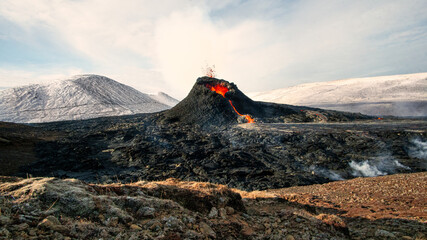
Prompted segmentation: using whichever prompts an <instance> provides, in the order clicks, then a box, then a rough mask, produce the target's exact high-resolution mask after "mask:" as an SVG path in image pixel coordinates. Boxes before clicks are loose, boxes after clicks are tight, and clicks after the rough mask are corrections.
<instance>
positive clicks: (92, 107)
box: [0, 75, 170, 123]
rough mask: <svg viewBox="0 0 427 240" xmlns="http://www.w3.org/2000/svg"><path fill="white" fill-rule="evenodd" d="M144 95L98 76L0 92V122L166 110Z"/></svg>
mask: <svg viewBox="0 0 427 240" xmlns="http://www.w3.org/2000/svg"><path fill="white" fill-rule="evenodd" d="M169 108H170V106H169V105H166V104H163V103H161V102H159V101H157V100H155V99H153V98H151V97H150V96H149V95H148V94H145V93H141V92H139V91H138V90H136V89H134V88H132V87H129V86H127V85H124V84H121V83H119V82H116V81H114V80H113V79H110V78H107V77H104V76H99V75H79V76H74V77H72V78H70V79H67V80H58V81H52V82H49V83H43V84H32V85H27V86H23V87H15V88H11V89H6V90H3V91H1V92H0V121H6V122H17V123H38V122H51V121H64V120H80V119H89V118H96V117H104V116H119V115H127V114H136V113H151V112H158V111H163V110H166V109H169Z"/></svg>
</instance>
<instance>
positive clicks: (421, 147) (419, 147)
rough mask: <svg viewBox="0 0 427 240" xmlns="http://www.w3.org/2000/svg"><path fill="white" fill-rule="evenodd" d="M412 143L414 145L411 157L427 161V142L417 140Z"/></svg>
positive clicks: (411, 147)
mask: <svg viewBox="0 0 427 240" xmlns="http://www.w3.org/2000/svg"><path fill="white" fill-rule="evenodd" d="M411 143H412V144H413V145H412V146H410V147H409V152H408V153H409V156H411V157H415V158H419V159H424V160H427V141H423V140H422V139H419V138H416V139H412V140H411Z"/></svg>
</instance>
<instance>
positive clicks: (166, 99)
mask: <svg viewBox="0 0 427 240" xmlns="http://www.w3.org/2000/svg"><path fill="white" fill-rule="evenodd" d="M150 97H151V98H152V99H154V100H157V101H159V102H161V103H163V104H166V105H168V106H170V107H173V106H175V105H176V104H177V103H179V101H178V100H176V99H175V98H173V97H171V96H169V95H167V94H166V93H164V92H158V93H157V94H150Z"/></svg>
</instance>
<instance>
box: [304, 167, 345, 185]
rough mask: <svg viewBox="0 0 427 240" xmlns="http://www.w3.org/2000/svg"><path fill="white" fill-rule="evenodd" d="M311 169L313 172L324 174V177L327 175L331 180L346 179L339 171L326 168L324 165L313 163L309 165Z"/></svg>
mask: <svg viewBox="0 0 427 240" xmlns="http://www.w3.org/2000/svg"><path fill="white" fill-rule="evenodd" d="M309 170H310V171H311V172H312V173H313V174H316V175H320V176H323V177H327V178H329V179H330V180H333V181H340V180H344V179H345V178H343V177H342V176H341V175H339V174H338V173H336V172H334V171H332V170H329V169H326V168H322V167H318V166H314V165H311V166H310V167H309Z"/></svg>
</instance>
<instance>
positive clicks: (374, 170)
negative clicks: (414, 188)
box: [349, 154, 410, 177]
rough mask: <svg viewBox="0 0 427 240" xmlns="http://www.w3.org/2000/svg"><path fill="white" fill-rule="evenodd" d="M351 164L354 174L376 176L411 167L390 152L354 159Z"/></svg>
mask: <svg viewBox="0 0 427 240" xmlns="http://www.w3.org/2000/svg"><path fill="white" fill-rule="evenodd" d="M349 165H350V167H351V168H352V169H353V172H352V175H353V176H356V177H376V176H382V175H387V174H391V173H395V172H396V171H397V170H398V169H406V170H409V169H410V168H409V167H407V166H405V165H403V164H401V163H400V162H399V161H397V160H396V159H395V158H394V157H393V156H391V155H390V154H387V155H383V156H379V157H376V158H373V159H370V160H365V161H361V162H356V161H354V160H353V161H351V162H350V163H349Z"/></svg>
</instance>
